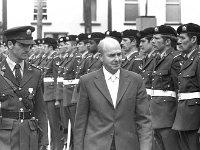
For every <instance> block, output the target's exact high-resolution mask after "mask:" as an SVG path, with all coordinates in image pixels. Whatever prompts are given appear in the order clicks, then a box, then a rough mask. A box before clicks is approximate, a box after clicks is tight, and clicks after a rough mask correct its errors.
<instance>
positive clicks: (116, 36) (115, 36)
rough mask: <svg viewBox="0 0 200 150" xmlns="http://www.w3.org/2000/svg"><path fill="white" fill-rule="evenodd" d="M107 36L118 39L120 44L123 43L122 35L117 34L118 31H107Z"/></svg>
mask: <svg viewBox="0 0 200 150" xmlns="http://www.w3.org/2000/svg"><path fill="white" fill-rule="evenodd" d="M105 36H106V37H112V38H114V39H116V40H117V41H119V43H121V40H122V35H121V33H120V32H117V31H106V32H105Z"/></svg>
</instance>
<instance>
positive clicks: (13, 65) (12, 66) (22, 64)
mask: <svg viewBox="0 0 200 150" xmlns="http://www.w3.org/2000/svg"><path fill="white" fill-rule="evenodd" d="M6 61H7V63H8V66H9V67H10V69H11V71H12V72H13V75H14V76H15V65H16V63H15V62H14V61H12V60H11V59H10V58H9V57H7V58H6ZM19 65H20V72H21V76H22V77H23V71H24V61H22V62H21V63H19Z"/></svg>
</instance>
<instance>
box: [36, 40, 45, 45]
mask: <svg viewBox="0 0 200 150" xmlns="http://www.w3.org/2000/svg"><path fill="white" fill-rule="evenodd" d="M34 42H35V44H36V45H39V44H43V39H35V40H34Z"/></svg>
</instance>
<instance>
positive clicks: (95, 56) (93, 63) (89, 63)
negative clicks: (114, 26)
mask: <svg viewBox="0 0 200 150" xmlns="http://www.w3.org/2000/svg"><path fill="white" fill-rule="evenodd" d="M103 38H105V35H104V34H103V33H101V32H93V33H91V34H90V35H88V51H89V53H91V54H92V55H91V57H88V58H87V59H86V62H85V63H86V64H85V69H86V70H87V73H89V72H93V71H96V70H98V69H100V68H101V67H102V62H101V60H100V59H99V58H100V57H99V56H100V55H99V54H100V53H99V52H98V48H97V46H98V44H99V42H100V41H101V40H102V39H103Z"/></svg>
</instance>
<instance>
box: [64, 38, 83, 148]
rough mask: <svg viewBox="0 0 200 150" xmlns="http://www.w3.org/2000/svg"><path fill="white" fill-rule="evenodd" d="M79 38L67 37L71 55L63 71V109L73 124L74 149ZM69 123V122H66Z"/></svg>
mask: <svg viewBox="0 0 200 150" xmlns="http://www.w3.org/2000/svg"><path fill="white" fill-rule="evenodd" d="M76 38H77V36H76V35H69V36H68V37H67V42H66V44H67V47H68V50H67V52H68V53H69V54H68V55H69V56H68V59H67V60H66V61H65V62H64V64H63V65H64V66H63V67H64V71H63V78H64V80H63V107H64V111H65V113H66V114H68V115H69V116H68V117H69V119H70V123H71V137H70V146H69V147H70V148H72V143H73V141H72V139H73V138H72V137H73V127H74V119H75V113H76V106H75V104H73V103H72V102H71V101H72V95H73V91H74V87H75V86H76V85H77V84H78V80H76V79H75V73H76V70H77V69H78V63H79V61H80V59H81V55H80V54H79V52H78V51H77V41H76ZM66 123H67V122H66ZM66 127H67V126H66Z"/></svg>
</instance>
